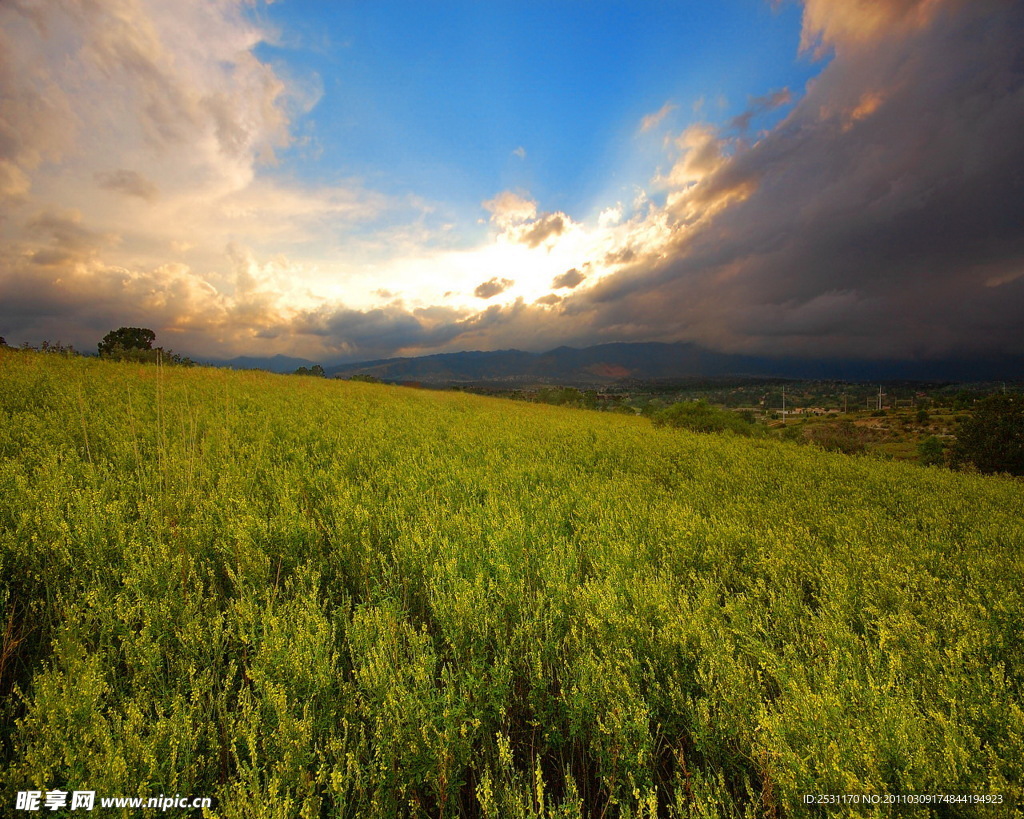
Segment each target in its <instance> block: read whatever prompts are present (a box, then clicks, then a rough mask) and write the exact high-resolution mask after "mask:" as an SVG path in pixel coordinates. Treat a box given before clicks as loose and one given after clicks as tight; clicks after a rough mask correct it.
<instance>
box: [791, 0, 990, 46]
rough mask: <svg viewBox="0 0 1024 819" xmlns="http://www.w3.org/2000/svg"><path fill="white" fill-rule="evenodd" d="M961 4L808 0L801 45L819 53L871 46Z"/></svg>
mask: <svg viewBox="0 0 1024 819" xmlns="http://www.w3.org/2000/svg"><path fill="white" fill-rule="evenodd" d="M983 2H984V0H983ZM959 5H963V3H959V2H950V1H949V0H843V2H841V3H836V2H834V0H804V14H803V31H802V33H801V39H800V47H801V50H803V51H816V52H817V53H818V54H819V55H820V54H822V53H824V51H826V50H827V49H829V48H836V49H846V48H861V47H870V46H872V45H873V44H874V43H876V42H877V41H878V40H879V39H883V38H885V37H886V36H890V35H905V34H908V33H910V32H912V31H913V30H915V29H921V28H923V27H925V26H927V25H928V24H929V23H930V22H931V21H932V20H933V18H934V17H935V15H936V14H937V13H939V12H940V11H941V10H944V9H954V8H955V7H956V6H959Z"/></svg>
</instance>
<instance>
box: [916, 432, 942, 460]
mask: <svg viewBox="0 0 1024 819" xmlns="http://www.w3.org/2000/svg"><path fill="white" fill-rule="evenodd" d="M945 451H946V448H945V447H944V446H943V444H942V441H940V440H939V439H938V438H936V437H935V436H934V435H929V436H928V437H927V438H925V439H924V440H923V441H921V442H920V443H919V444H918V445H917V457H918V460H920V461H921V463H922V464H924V465H925V466H941V465H942V464H944V463H945V462H946V455H945Z"/></svg>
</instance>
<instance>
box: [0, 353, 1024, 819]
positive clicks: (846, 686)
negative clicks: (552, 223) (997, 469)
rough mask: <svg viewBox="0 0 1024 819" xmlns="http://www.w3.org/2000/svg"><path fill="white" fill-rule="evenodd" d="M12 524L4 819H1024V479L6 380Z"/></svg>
mask: <svg viewBox="0 0 1024 819" xmlns="http://www.w3.org/2000/svg"><path fill="white" fill-rule="evenodd" d="M0 498H2V502H0V610H2V618H3V623H2V628H3V646H2V655H0V663H2V665H0V672H2V677H0V693H2V695H3V706H2V707H3V713H2V714H0V719H2V728H3V730H2V732H0V736H2V747H0V752H2V757H0V771H2V772H0V783H2V799H3V807H0V814H2V815H13V814H12V807H13V805H14V799H15V794H16V793H17V792H18V791H24V790H28V789H36V790H42V791H44V792H45V791H47V790H48V789H56V788H62V789H66V790H69V791H71V790H75V789H80V788H81V789H86V788H87V789H92V790H95V791H96V792H97V794H100V793H102V794H105V795H125V796H129V795H142V796H152V795H156V794H161V793H162V794H174V793H181V794H183V795H184V794H190V795H198V796H212V797H213V798H214V806H215V807H214V810H213V811H212V812H211V813H209V814H208V815H216V816H220V817H243V816H252V817H264V816H266V817H271V816H272V817H282V819H286V818H287V819H291V817H392V816H410V817H476V816H482V817H566V818H568V817H584V816H585V817H606V818H607V819H613V818H614V817H655V816H660V817H689V816H775V817H789V816H793V817H799V816H826V815H827V816H844V815H851V816H888V815H915V816H916V815H921V816H924V815H936V816H1007V815H1017V816H1020V815H1022V812H1021V808H1020V804H1021V803H1020V800H1021V797H1022V793H1024V707H1022V691H1024V636H1022V634H1024V483H1022V482H1021V481H1019V480H1014V479H1010V478H983V477H979V476H975V475H966V474H958V473H953V472H949V471H947V470H943V469H938V468H922V467H918V466H916V465H913V464H905V463H897V462H883V461H879V460H877V459H871V458H863V457H850V456H844V455H839V454H832V453H826V452H822V451H819V450H817V449H814V448H811V447H806V446H797V445H794V444H790V443H785V442H779V441H774V440H767V439H761V440H752V439H744V438H738V437H728V436H725V435H699V434H693V433H688V432H684V431H680V430H673V429H666V428H655V427H654V426H653V425H652V424H651V423H650V421H649V420H647V419H644V418H640V417H627V416H625V415H620V414H613V413H595V412H587V411H583V410H573V409H565V408H558V407H551V406H544V405H536V404H526V403H521V402H511V401H503V400H499V399H491V398H485V397H479V396H473V395H466V394H460V393H438V392H427V391H419V390H412V389H406V388H401V387H388V386H383V385H376V384H361V383H350V382H334V381H327V380H324V379H316V378H302V377H282V376H274V375H269V374H265V373H256V372H230V371H225V370H213V369H186V368H158V367H156V366H152V365H139V364H128V363H111V362H104V361H99V360H97V359H86V358H62V357H60V356H58V355H44V354H35V353H24V352H10V351H3V350H0ZM805 794H864V795H872V794H874V795H879V796H884V795H885V794H896V795H911V794H950V795H982V794H995V795H999V797H1001V798H1002V800H1003V803H1002V805H1001V806H997V807H992V806H976V805H972V804H964V803H956V802H954V803H948V804H943V805H935V806H932V807H922V806H919V805H918V806H910V807H904V808H894V807H893V806H891V805H884V804H881V805H877V806H874V807H865V806H863V805H859V806H852V805H846V806H843V805H833V806H830V807H827V808H825V807H817V806H812V805H807V804H805V802H804V801H803V796H804V795H805ZM44 813H45V814H46V815H54V814H51V813H50V812H49V811H44ZM101 813H102V811H101ZM20 815H34V814H20ZM56 815H64V812H60V813H58V814H56ZM71 815H78V814H77V813H76V814H71ZM126 815H142V814H139V813H138V812H137V813H132V814H126ZM153 815H168V816H172V815H184V812H183V811H178V812H177V814H175V812H174V811H170V812H168V813H167V814H158V813H154V814H153Z"/></svg>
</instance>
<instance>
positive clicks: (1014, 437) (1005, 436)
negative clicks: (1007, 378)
mask: <svg viewBox="0 0 1024 819" xmlns="http://www.w3.org/2000/svg"><path fill="white" fill-rule="evenodd" d="M952 461H953V463H954V464H960V465H962V464H965V463H972V464H974V465H975V466H976V467H977V468H978V470H979V471H980V472H1009V473H1010V474H1011V475H1024V396H1022V395H1013V394H1001V395H990V396H989V397H988V398H986V399H984V400H982V401H979V402H978V403H977V404H975V405H974V414H973V415H972V416H971V417H970V418H969V419H967V420H966V421H964V422H963V424H962V425H961V427H960V430H959V432H958V433H957V436H956V444H955V445H954V447H953V452H952Z"/></svg>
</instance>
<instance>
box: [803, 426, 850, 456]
mask: <svg viewBox="0 0 1024 819" xmlns="http://www.w3.org/2000/svg"><path fill="white" fill-rule="evenodd" d="M807 440H808V442H809V443H812V444H817V445H818V446H820V447H821V448H822V449H827V450H829V451H830V452H845V453H846V454H847V455H853V454H855V453H858V452H863V451H864V434H863V433H862V432H861V430H859V429H858V428H857V426H856V425H855V424H854V423H853V421H837V422H835V423H829V424H819V425H818V426H815V427H811V428H810V429H809V430H808V431H807Z"/></svg>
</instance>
